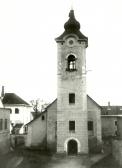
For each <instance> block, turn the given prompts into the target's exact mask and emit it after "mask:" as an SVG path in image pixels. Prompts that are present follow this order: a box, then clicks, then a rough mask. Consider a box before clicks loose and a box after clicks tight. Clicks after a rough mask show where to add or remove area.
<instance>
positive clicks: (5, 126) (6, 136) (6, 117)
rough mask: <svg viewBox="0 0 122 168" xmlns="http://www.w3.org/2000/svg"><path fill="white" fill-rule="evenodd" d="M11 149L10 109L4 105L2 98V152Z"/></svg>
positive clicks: (0, 137) (0, 135) (0, 124)
mask: <svg viewBox="0 0 122 168" xmlns="http://www.w3.org/2000/svg"><path fill="white" fill-rule="evenodd" d="M9 150H10V109H6V108H4V107H3V105H2V103H1V100H0V154H4V153H7V152H8V151H9Z"/></svg>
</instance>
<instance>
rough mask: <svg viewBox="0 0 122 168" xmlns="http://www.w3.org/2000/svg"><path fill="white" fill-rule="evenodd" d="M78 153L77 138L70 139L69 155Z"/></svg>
mask: <svg viewBox="0 0 122 168" xmlns="http://www.w3.org/2000/svg"><path fill="white" fill-rule="evenodd" d="M77 153H78V146H77V142H76V141H75V140H73V139H72V140H70V141H69V142H68V155H77Z"/></svg>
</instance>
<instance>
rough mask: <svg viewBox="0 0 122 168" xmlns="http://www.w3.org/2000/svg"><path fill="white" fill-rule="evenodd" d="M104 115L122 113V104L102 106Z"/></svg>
mask: <svg viewBox="0 0 122 168" xmlns="http://www.w3.org/2000/svg"><path fill="white" fill-rule="evenodd" d="M101 114H102V115H122V106H102V110H101Z"/></svg>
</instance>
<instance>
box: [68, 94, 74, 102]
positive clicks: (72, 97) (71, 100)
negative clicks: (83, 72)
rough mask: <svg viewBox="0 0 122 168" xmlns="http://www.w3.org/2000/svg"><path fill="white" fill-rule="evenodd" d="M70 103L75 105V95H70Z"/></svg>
mask: <svg viewBox="0 0 122 168" xmlns="http://www.w3.org/2000/svg"><path fill="white" fill-rule="evenodd" d="M69 103H70V104H72V103H75V93H69Z"/></svg>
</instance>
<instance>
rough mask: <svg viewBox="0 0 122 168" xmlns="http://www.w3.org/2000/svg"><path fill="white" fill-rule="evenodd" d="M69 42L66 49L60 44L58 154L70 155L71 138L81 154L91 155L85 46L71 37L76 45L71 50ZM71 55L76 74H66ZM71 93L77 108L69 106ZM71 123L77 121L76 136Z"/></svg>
mask: <svg viewBox="0 0 122 168" xmlns="http://www.w3.org/2000/svg"><path fill="white" fill-rule="evenodd" d="M69 39H70V37H67V39H64V40H65V42H64V43H63V45H62V44H61V43H58V66H57V67H58V87H57V88H58V91H57V93H58V96H57V152H59V153H63V152H67V151H65V149H64V144H65V142H66V140H67V139H68V138H71V137H72V138H75V139H77V140H78V141H79V142H80V145H79V146H80V149H78V151H79V153H88V131H87V102H86V101H87V100H86V99H87V97H86V74H85V68H86V57H85V43H84V42H81V43H78V39H77V37H73V36H72V38H71V39H73V40H74V45H73V46H71V47H70V46H68V40H69ZM70 54H73V55H74V56H76V69H77V70H76V71H73V72H68V71H66V68H67V59H66V58H67V56H68V55H70ZM69 93H75V100H76V101H75V104H69ZM69 120H74V121H75V132H74V133H73V132H71V131H69Z"/></svg>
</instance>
